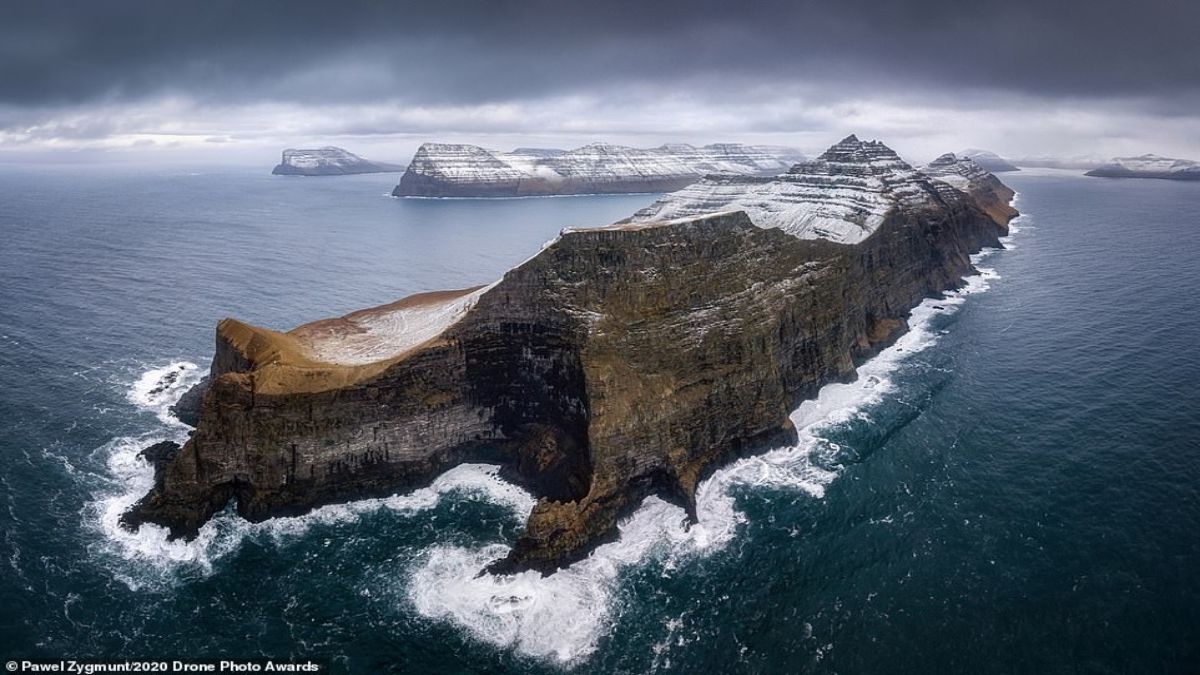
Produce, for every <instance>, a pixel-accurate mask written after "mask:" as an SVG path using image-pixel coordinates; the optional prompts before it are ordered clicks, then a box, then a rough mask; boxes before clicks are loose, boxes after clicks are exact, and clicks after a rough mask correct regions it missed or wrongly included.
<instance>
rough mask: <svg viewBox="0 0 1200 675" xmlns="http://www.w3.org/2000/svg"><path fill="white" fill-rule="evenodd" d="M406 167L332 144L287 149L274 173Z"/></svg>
mask: <svg viewBox="0 0 1200 675" xmlns="http://www.w3.org/2000/svg"><path fill="white" fill-rule="evenodd" d="M403 170H404V167H403V166H400V165H398V164H386V163H384V162H372V161H370V160H366V159H363V158H362V157H359V156H358V155H356V154H354V153H352V152H349V151H347V150H343V149H342V148H335V147H333V146H332V145H330V146H326V147H324V148H314V149H311V150H296V149H292V148H289V149H287V150H284V151H283V157H282V159H281V161H280V162H279V164H277V165H275V168H274V169H272V170H271V173H272V174H274V175H276V176H348V175H351V174H359V173H397V172H400V171H403Z"/></svg>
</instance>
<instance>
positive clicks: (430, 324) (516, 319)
mask: <svg viewBox="0 0 1200 675" xmlns="http://www.w3.org/2000/svg"><path fill="white" fill-rule="evenodd" d="M931 167H932V168H927V171H928V172H929V173H923V172H922V171H918V170H916V169H914V168H913V167H911V166H909V165H908V164H906V163H904V162H903V161H902V160H901V159H900V158H899V157H897V156H896V155H895V153H893V152H892V151H891V150H890V149H888V148H887V147H886V146H884V145H883V144H882V143H877V142H863V141H860V140H858V139H857V138H855V137H853V136H851V137H849V138H847V139H845V140H843V141H841V142H840V143H838V144H837V145H835V146H833V147H832V148H830V149H829V151H827V152H826V153H825V154H823V155H821V157H819V158H817V159H816V160H814V161H812V162H804V163H801V164H798V165H797V166H795V167H794V168H792V169H791V171H789V172H788V173H786V174H783V175H780V176H778V177H776V178H757V177H751V176H738V177H731V176H714V177H710V178H707V179H705V181H704V182H703V183H702V184H701V186H702V187H701V186H697V187H693V188H689V189H687V190H684V191H682V192H680V193H676V194H674V195H668V196H666V197H664V198H663V199H662V200H660V201H659V202H657V203H656V204H655V205H654V206H652V207H650V208H648V209H645V210H643V211H641V212H639V213H638V214H637V215H636V216H635V217H634V218H633V219H632V220H631V221H629V222H623V223H618V224H614V225H611V226H607V227H601V228H594V229H568V230H564V231H563V232H562V233H561V234H560V236H559V237H558V238H557V239H555V240H554V241H552V242H550V243H549V244H547V245H546V246H545V247H544V248H543V250H542V251H541V252H540V253H538V254H537V255H535V256H534V257H533V258H531V259H529V260H528V261H526V262H525V263H523V264H521V265H518V266H517V267H515V268H513V269H512V270H510V271H509V272H507V273H506V274H505V275H504V276H503V277H502V278H501V279H499V280H498V281H496V282H494V283H492V284H491V285H488V286H483V287H477V288H468V289H462V290H456V291H442V292H435V293H424V294H419V295H414V296H411V297H408V298H405V299H403V300H400V301H399V302H396V303H393V304H391V305H385V306H382V307H377V308H373V309H368V310H363V311H360V312H355V313H353V314H349V315H347V316H344V317H340V318H336V319H327V320H323V321H317V322H315V323H309V324H305V325H303V326H300V327H298V328H296V329H293V330H291V331H287V332H277V331H273V330H269V329H265V328H258V327H254V326H250V325H247V324H245V323H242V322H239V321H236V320H233V319H225V320H224V321H221V322H220V323H219V324H218V326H217V334H216V353H215V356H214V358H213V363H212V367H211V372H210V378H209V380H208V382H207V384H206V385H205V386H204V387H203V390H202V392H201V393H200V394H199V395H198V396H197V397H196V400H197V401H198V411H197V413H196V420H197V425H196V429H195V431H194V432H193V434H192V436H191V438H190V439H189V440H188V442H187V443H186V444H185V445H184V446H183V447H182V448H179V447H177V446H161V445H160V446H156V447H155V448H154V449H153V450H152V452H151V453H150V455H151V456H150V459H151V460H152V461H153V462H154V464H155V466H156V467H157V471H156V482H155V485H154V487H153V489H152V490H151V491H150V492H149V493H148V494H147V495H146V496H145V497H144V498H143V499H142V500H141V501H139V502H138V503H137V504H136V505H135V506H134V507H133V508H132V509H131V510H130V511H129V512H128V513H127V514H126V516H125V518H124V522H125V524H126V526H127V527H138V526H140V525H141V524H142V523H157V524H160V525H163V526H166V527H168V528H170V530H171V532H172V534H173V535H175V536H192V535H194V534H195V533H196V532H197V530H198V528H199V527H200V526H201V525H203V524H204V523H205V522H206V521H207V520H208V519H209V518H210V517H211V516H212V515H213V514H214V513H216V512H217V511H218V510H220V509H222V508H224V507H225V505H226V504H227V503H228V502H229V501H230V500H233V501H234V502H235V504H236V508H237V511H238V513H239V514H241V515H242V516H243V517H245V518H248V519H251V520H262V519H265V518H269V517H272V516H277V515H286V514H298V513H303V512H306V511H308V510H310V509H312V508H315V507H317V506H320V505H322V504H328V503H332V502H339V501H345V500H352V499H359V498H364V497H368V496H380V495H386V494H393V493H396V492H398V491H403V490H407V489H411V488H414V487H417V486H420V485H423V484H425V483H428V482H429V481H430V480H432V479H433V478H434V477H435V476H437V475H438V474H440V473H441V472H444V471H446V470H447V469H449V468H451V467H453V466H454V465H456V464H459V463H462V462H467V461H488V462H497V463H500V464H501V465H502V466H504V467H505V471H506V474H507V475H508V476H509V477H510V478H511V479H512V480H515V481H517V482H519V483H521V484H522V485H524V486H526V487H527V488H528V489H529V490H530V491H532V492H533V493H534V494H535V495H536V496H537V497H538V498H539V501H538V502H537V504H536V506H535V507H534V509H533V511H532V512H531V514H530V516H529V519H528V522H527V523H526V526H525V528H524V530H523V532H522V534H521V535H520V536H519V538H518V539H517V541H516V542H515V543H514V546H513V548H512V550H511V552H510V553H509V554H508V556H507V557H506V558H504V559H502V560H499V561H496V562H495V563H494V565H493V569H494V570H496V571H515V570H522V569H539V570H550V569H554V568H556V567H558V566H561V565H563V564H567V563H569V562H571V561H573V560H576V559H578V558H580V557H581V556H584V555H586V554H587V553H588V552H589V551H590V550H591V549H592V547H594V546H595V545H596V544H597V543H598V542H600V541H603V540H604V539H606V538H609V537H613V536H615V532H616V524H617V521H618V519H619V518H620V517H621V516H622V515H623V514H625V513H628V512H629V511H630V510H631V509H633V508H635V507H636V506H637V505H638V504H639V503H640V502H641V501H642V499H643V498H645V497H646V496H648V495H651V494H658V495H662V496H664V497H666V498H668V499H672V500H674V501H676V502H677V503H679V504H681V505H682V506H683V507H684V508H685V509H686V510H687V511H688V512H689V514H693V515H694V500H695V494H696V489H697V485H698V484H699V483H700V481H701V480H703V478H704V477H705V476H706V475H707V474H708V472H710V471H711V470H713V469H714V468H715V467H717V466H719V465H720V464H721V463H723V462H726V461H728V460H729V459H730V458H733V457H736V456H738V455H740V454H743V453H749V452H754V451H756V450H760V449H764V448H767V447H771V446H777V445H780V444H786V443H789V442H792V441H794V439H795V430H794V429H793V428H792V427H791V424H790V422H789V419H788V414H789V412H790V411H792V410H793V409H795V408H796V407H797V406H798V405H799V404H800V402H802V401H803V400H805V399H807V398H811V397H812V396H814V395H815V394H816V392H817V390H818V389H819V388H820V387H821V386H822V385H824V384H826V383H829V382H833V381H839V380H846V379H848V378H852V377H853V375H854V371H855V366H856V364H857V363H860V362H861V361H862V360H863V359H866V358H867V357H869V356H871V355H872V354H874V353H875V352H876V351H878V350H879V349H880V348H882V347H883V346H884V345H886V344H888V343H889V342H890V341H892V340H893V339H894V338H895V337H896V336H898V335H899V334H900V333H901V332H903V331H904V330H905V329H906V319H907V316H908V314H909V311H910V309H911V308H912V307H913V306H915V305H916V304H917V303H919V302H920V301H921V300H922V299H923V298H926V297H929V296H933V295H936V294H939V293H941V292H943V291H945V290H948V289H951V288H954V287H956V286H958V285H959V284H960V283H961V280H962V278H963V277H964V276H965V275H967V274H970V273H971V272H972V267H971V261H970V254H971V253H973V252H976V251H978V250H979V249H981V248H982V247H988V246H999V245H1000V244H999V238H1000V237H1001V236H1003V235H1004V234H1005V233H1006V232H1007V223H1008V221H1009V219H1010V218H1011V217H1012V216H1013V215H1015V213H1016V212H1015V211H1013V210H1012V209H1011V208H1010V207H1008V202H1009V201H1010V200H1011V198H1012V196H1013V193H1012V191H1011V190H1009V189H1008V188H1006V187H1004V186H1003V184H1002V183H1000V182H999V181H998V180H996V179H995V177H994V176H990V174H987V172H982V173H980V169H979V168H978V165H975V164H973V163H970V162H968V161H960V160H958V159H957V158H953V159H951V158H948V157H943V158H939V160H938V161H937V162H935V163H934V164H933V165H931ZM931 174H933V175H931ZM934 175H940V177H934ZM839 223H840V224H839ZM831 239H832V240H831ZM834 240H836V241H834Z"/></svg>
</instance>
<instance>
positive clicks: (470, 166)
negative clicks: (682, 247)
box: [393, 142, 795, 197]
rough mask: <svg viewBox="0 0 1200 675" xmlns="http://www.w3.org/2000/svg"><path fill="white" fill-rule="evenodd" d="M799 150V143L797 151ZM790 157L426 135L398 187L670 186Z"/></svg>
mask: <svg viewBox="0 0 1200 675" xmlns="http://www.w3.org/2000/svg"><path fill="white" fill-rule="evenodd" d="M791 152H792V153H793V154H794V153H795V151H791ZM790 166H791V161H790V158H783V157H781V156H779V155H778V154H776V153H775V152H773V151H768V150H764V149H761V148H758V147H756V146H750V145H743V144H739V143H714V144H711V145H705V146H699V147H697V146H692V145H687V144H683V143H673V144H665V145H662V146H659V147H657V148H651V149H642V148H632V147H628V146H623V145H616V144H613V143H603V142H596V143H589V144H587V145H584V146H582V147H579V148H575V149H574V150H555V149H538V148H518V149H516V150H513V151H512V152H507V153H505V152H496V151H492V150H487V149H484V148H481V147H479V146H475V145H466V144H455V143H425V144H423V145H422V146H421V147H420V148H419V149H418V150H417V153H416V155H415V156H414V157H413V160H412V162H411V163H410V165H409V168H408V171H406V172H405V174H404V176H402V177H401V179H400V184H399V185H398V186H397V187H396V189H395V190H394V191H393V194H394V195H396V196H422V197H517V196H532V195H551V194H584V193H622V192H667V191H670V190H676V189H679V188H680V187H683V186H684V185H687V184H688V183H691V182H694V181H696V180H698V179H699V178H700V177H702V176H704V175H706V174H710V173H722V174H737V175H772V174H777V173H780V172H783V171H786V170H787V169H788V168H789V167H790Z"/></svg>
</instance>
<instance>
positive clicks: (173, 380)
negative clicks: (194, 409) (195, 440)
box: [125, 361, 204, 426]
mask: <svg viewBox="0 0 1200 675" xmlns="http://www.w3.org/2000/svg"><path fill="white" fill-rule="evenodd" d="M203 376H204V373H203V371H201V370H200V367H199V366H197V365H196V364H194V363H192V362H191V361H174V362H172V363H169V364H167V365H165V366H161V367H157V368H151V369H150V370H147V371H146V372H144V373H142V375H141V376H140V377H139V378H138V379H137V381H136V382H134V383H133V385H132V386H130V387H129V390H128V391H127V392H126V393H125V398H127V399H128V400H129V402H130V403H133V404H134V405H136V406H138V407H140V408H143V409H146V410H149V411H151V412H153V413H154V414H155V415H156V416H157V417H158V419H159V420H160V421H162V422H163V424H168V425H173V426H175V425H181V424H182V423H181V422H180V421H179V420H177V419H175V416H174V415H172V414H171V406H172V405H175V402H176V401H178V400H179V397H180V396H182V395H183V393H184V392H186V391H187V390H188V389H191V388H192V386H193V385H195V384H196V383H197V382H199V381H200V379H201V378H202V377H203Z"/></svg>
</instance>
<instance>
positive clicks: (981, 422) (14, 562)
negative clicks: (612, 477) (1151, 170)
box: [0, 166, 1200, 674]
mask: <svg viewBox="0 0 1200 675" xmlns="http://www.w3.org/2000/svg"><path fill="white" fill-rule="evenodd" d="M1002 179H1003V180H1004V181H1005V182H1006V183H1008V184H1009V185H1011V186H1012V187H1014V188H1015V189H1016V190H1018V191H1019V193H1020V196H1019V202H1018V207H1019V208H1020V209H1021V211H1022V212H1023V213H1024V214H1025V215H1024V216H1023V217H1022V218H1021V219H1020V220H1019V221H1017V223H1016V227H1015V228H1014V230H1015V232H1014V234H1013V236H1012V237H1010V238H1009V240H1008V249H1007V250H1005V251H1000V252H994V253H991V254H988V255H984V256H980V257H979V259H978V260H977V263H976V264H977V267H978V268H979V270H980V274H979V275H977V276H975V277H973V278H972V279H971V280H970V282H969V283H968V285H967V286H966V287H965V289H964V290H962V291H960V292H958V293H954V294H952V295H950V296H949V297H946V298H941V299H935V300H930V301H928V302H926V303H925V304H924V305H922V306H921V307H919V308H918V309H917V310H916V311H915V313H914V317H913V321H912V323H913V325H914V330H913V331H912V332H910V333H909V334H908V335H906V336H905V337H904V338H903V339H902V340H901V341H900V342H899V343H897V345H896V346H894V347H892V348H890V349H889V350H887V351H886V352H884V353H883V354H881V355H880V356H879V357H877V358H876V359H874V360H873V361H871V362H869V363H868V364H866V365H865V366H864V367H863V368H862V369H861V371H860V376H859V379H858V380H857V381H856V382H854V383H851V384H846V385H833V386H830V387H827V388H826V389H825V390H823V391H822V393H821V396H820V398H819V399H818V400H817V401H815V402H810V403H806V404H805V405H804V406H802V407H801V409H800V410H798V411H796V413H795V414H794V415H793V418H794V420H795V421H796V422H797V424H798V426H799V427H800V428H801V442H800V444H799V445H798V446H797V447H793V448H780V449H778V450H775V451H772V452H769V453H767V454H765V455H762V456H759V457H753V458H749V459H744V460H741V461H739V462H737V463H736V464H733V465H731V466H729V467H727V468H725V469H723V470H721V471H718V472H717V474H716V475H714V477H713V478H712V479H711V480H710V481H709V482H708V483H706V484H705V485H704V487H703V489H702V491H701V496H700V506H699V511H700V523H699V525H696V526H694V527H691V528H685V527H684V524H683V523H684V515H683V513H682V511H680V510H679V509H678V508H676V507H674V506H671V505H668V504H666V503H664V502H662V501H660V500H657V499H650V500H648V501H647V502H646V503H645V504H644V505H643V506H642V508H641V509H640V510H639V511H637V512H636V513H635V514H633V515H632V516H631V517H630V518H629V519H628V521H626V522H625V523H623V525H622V529H621V537H620V539H619V540H618V541H616V542H613V543H610V544H606V545H604V546H602V547H600V548H599V549H598V550H597V551H596V552H595V553H594V554H593V555H592V556H591V557H590V558H588V559H586V560H584V561H582V562H580V563H577V564H576V565H573V566H572V567H570V568H567V569H565V570H563V571H560V572H558V573H556V574H554V575H551V576H549V577H545V578H542V577H539V576H537V575H536V574H533V573H529V574H525V575H518V576H516V577H503V578H497V577H493V576H490V575H483V576H476V572H478V570H479V569H480V568H481V567H482V565H483V563H485V562H486V561H488V560H490V559H492V558H494V557H498V556H500V555H502V554H503V553H504V551H505V550H506V547H507V545H508V544H510V543H511V542H512V541H513V539H514V536H515V533H516V532H517V530H518V529H519V528H520V526H521V523H522V520H523V517H524V514H525V513H526V512H527V511H528V509H529V508H530V506H531V504H532V501H531V499H530V498H529V496H528V495H526V494H524V493H523V492H521V491H520V490H518V489H516V488H514V487H512V486H509V485H507V484H505V483H504V482H502V481H501V480H500V479H499V478H497V476H496V475H495V472H494V471H493V470H492V469H491V468H489V467H486V466H465V467H460V468H458V469H455V470H453V471H451V472H450V473H448V474H446V475H444V476H442V477H441V478H439V479H438V480H437V481H435V482H434V484H433V485H431V486H429V487H428V488H424V489H421V490H417V491H416V492H414V493H411V494H406V495H398V496H396V497H392V498H389V499H382V500H372V501H366V502H357V503H352V504H347V505H337V506H331V507H326V508H323V509H320V510H318V511H316V512H314V513H313V514H310V515H308V516H304V517H300V518H291V519H278V520H274V521H269V522H266V523H261V524H256V525H251V524H248V523H245V522H243V521H241V520H239V519H238V518H237V517H236V516H235V515H233V514H230V513H225V514H222V515H221V516H219V517H218V518H216V519H215V520H214V521H213V522H212V523H210V524H209V525H208V526H206V527H205V529H204V530H203V532H202V534H201V536H200V537H199V538H198V539H197V540H195V541H193V542H170V541H167V540H166V538H165V536H164V533H163V532H162V531H159V530H156V529H155V528H152V527H145V528H143V529H142V530H141V531H139V532H137V533H128V532H125V531H123V530H121V529H120V528H119V527H117V525H116V517H117V515H119V513H120V512H121V510H122V509H123V508H125V507H126V506H128V505H129V504H130V503H132V501H133V500H135V499H136V498H137V497H138V496H140V495H141V494H142V493H143V492H144V491H145V489H146V488H147V487H148V485H149V482H150V474H151V471H150V468H149V467H148V466H146V465H145V464H144V463H143V462H142V461H141V460H139V459H138V458H137V451H138V450H139V449H140V448H141V447H143V446H145V445H148V444H150V443H152V442H154V441H157V440H162V439H167V438H175V439H181V438H183V437H185V436H186V433H187V429H186V428H185V427H182V426H181V425H179V424H178V423H177V422H175V421H174V420H173V418H172V417H171V416H170V414H169V413H168V412H167V408H168V406H169V405H170V404H171V403H172V402H173V400H174V399H175V398H176V397H177V396H178V395H179V394H180V393H181V392H182V391H183V389H185V388H186V387H187V385H188V384H189V383H190V382H193V381H195V379H196V378H197V377H199V375H200V374H201V372H202V371H204V370H205V369H206V368H207V364H208V360H209V358H210V357H211V354H212V345H213V328H214V326H215V324H216V322H217V321H218V320H219V319H221V318H222V317H226V316H234V317H237V318H240V319H243V320H246V321H249V322H252V323H255V324H260V325H265V326H269V327H273V328H279V329H286V328H290V327H292V326H294V325H296V324H299V323H303V322H306V321H309V320H313V319H318V318H323V317H327V316H335V315H339V314H343V313H346V312H348V311H351V310H354V309H359V308H362V307H367V306H371V305H377V304H382V303H386V302H390V301H392V300H395V299H397V298H399V297H402V296H404V295H407V294H409V293H413V292H417V291H424V290H434V289H444V288H461V287H466V286H471V285H476V284H482V283H488V282H490V281H492V280H494V279H495V278H497V277H498V276H499V275H500V274H501V273H502V272H503V271H504V270H505V269H507V268H508V267H510V266H512V265H514V264H516V263H518V262H520V261H522V260H524V259H525V258H527V257H529V256H530V255H532V254H534V253H535V252H536V251H537V250H538V249H539V247H540V246H541V245H542V244H543V243H544V242H545V241H547V240H549V239H551V238H553V237H554V236H555V235H556V234H557V232H558V231H559V230H560V229H561V228H563V227H565V226H570V225H599V224H603V223H607V222H611V221H613V220H616V219H619V218H621V217H624V216H627V215H629V214H630V213H632V212H633V211H635V210H636V209H637V208H639V207H641V206H644V205H645V204H647V203H649V202H650V201H651V200H652V199H653V196H652V195H633V196H619V197H572V198H543V199H513V200H499V201H477V200H400V199H394V198H391V197H388V196H387V193H388V192H389V191H390V189H391V187H392V185H393V184H394V182H395V180H396V176H394V175H376V176H358V177H336V178H320V179H302V178H284V177H272V176H267V175H263V172H261V171H252V170H244V169H230V170H220V171H213V170H205V171H187V170H175V169H161V168H159V169H129V168H119V169H117V168H99V167H85V168H79V167H71V168H67V167H39V168H30V167H13V166H9V167H0V496H2V503H0V528H2V537H0V659H3V660H9V659H14V658H38V657H42V658H46V657H71V658H87V657H94V658H102V657H113V658H115V657H120V658H126V657H152V658H167V659H175V658H180V659H183V658H232V657H237V658H249V657H257V656H270V657H282V658H319V659H324V660H327V661H328V662H330V663H331V664H332V666H333V667H334V669H335V670H336V671H337V672H347V673H363V674H373V673H469V672H488V673H525V672H530V673H559V672H565V671H570V672H585V673H651V672H661V673H696V672H713V673H797V672H812V673H922V674H924V673H1023V672H1030V673H1195V672H1200V390H1198V388H1197V387H1198V383H1200V356H1198V353H1197V350H1198V348H1200V344H1198V343H1200V215H1198V214H1200V184H1189V183H1175V182H1170V181H1154V180H1109V179H1096V178H1086V177H1083V176H1080V175H1077V174H1073V173H1068V172H1060V171H1049V170H1043V171H1023V172H1020V173H1015V174H1014V173H1008V174H1003V175H1002Z"/></svg>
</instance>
